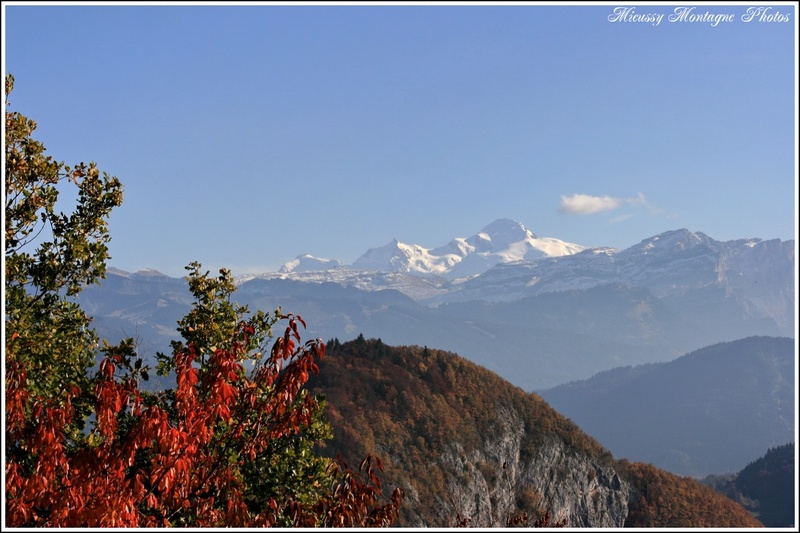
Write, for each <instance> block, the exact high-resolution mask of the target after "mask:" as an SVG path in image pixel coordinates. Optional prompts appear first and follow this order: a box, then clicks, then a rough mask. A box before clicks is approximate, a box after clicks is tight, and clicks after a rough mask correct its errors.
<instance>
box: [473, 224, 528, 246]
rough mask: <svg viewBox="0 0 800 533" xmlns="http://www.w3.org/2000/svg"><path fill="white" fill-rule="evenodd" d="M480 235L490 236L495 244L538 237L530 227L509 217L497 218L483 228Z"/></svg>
mask: <svg viewBox="0 0 800 533" xmlns="http://www.w3.org/2000/svg"><path fill="white" fill-rule="evenodd" d="M478 235H479V236H481V237H488V239H489V240H491V241H492V242H494V243H495V244H509V243H512V242H519V241H524V240H525V239H536V235H535V234H534V233H533V232H531V231H530V230H528V228H526V227H525V226H524V225H522V224H521V223H519V222H516V221H514V220H511V219H509V218H501V219H498V220H495V221H494V222H492V223H491V224H489V225H488V226H486V227H485V228H483V229H482V230H481V231H480V233H478Z"/></svg>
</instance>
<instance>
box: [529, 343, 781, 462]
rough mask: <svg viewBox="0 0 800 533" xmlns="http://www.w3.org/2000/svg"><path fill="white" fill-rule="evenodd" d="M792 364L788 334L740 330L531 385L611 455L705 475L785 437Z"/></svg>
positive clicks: (748, 458) (754, 455)
mask: <svg viewBox="0 0 800 533" xmlns="http://www.w3.org/2000/svg"><path fill="white" fill-rule="evenodd" d="M796 365H797V362H796V361H795V341H794V340H793V339H789V338H783V337H777V338H776V337H748V338H745V339H741V340H736V341H731V342H725V343H719V344H714V345H712V346H707V347H705V348H702V349H700V350H696V351H694V352H691V353H689V354H686V355H684V356H681V357H679V358H677V359H675V360H673V361H669V362H666V363H653V364H648V365H640V366H634V367H621V368H615V369H612V370H609V371H606V372H602V373H599V374H597V375H595V376H593V377H592V378H590V379H588V380H582V381H576V382H572V383H566V384H563V385H559V386H558V387H554V388H552V389H547V390H540V391H538V393H539V395H540V396H541V397H542V398H544V399H545V400H546V401H547V403H549V404H550V405H551V406H552V407H553V408H554V409H556V410H557V411H558V412H559V413H561V414H563V415H564V416H566V417H569V418H570V419H572V420H573V421H574V422H575V423H576V424H578V425H579V426H580V427H581V429H583V430H584V431H586V432H587V433H588V434H590V435H592V436H593V437H594V438H596V439H597V440H598V441H600V443H601V444H602V445H603V446H605V447H606V448H608V449H609V450H610V451H611V452H612V453H613V454H614V455H616V456H618V457H626V458H628V459H631V460H635V461H641V462H645V463H652V464H654V465H656V466H657V467H659V468H663V469H665V470H668V471H670V472H674V473H676V474H679V475H692V476H704V475H707V474H711V473H720V472H732V471H735V470H737V469H741V468H742V467H743V466H744V465H746V464H747V463H748V462H750V461H752V460H754V459H755V458H757V457H758V456H759V455H760V454H762V453H764V451H765V450H767V449H768V448H771V447H773V446H777V445H781V444H783V443H786V442H792V441H793V439H794V435H795V430H796V428H795V425H794V420H795V412H794V409H795V390H794V376H795V375H796V368H797V367H796Z"/></svg>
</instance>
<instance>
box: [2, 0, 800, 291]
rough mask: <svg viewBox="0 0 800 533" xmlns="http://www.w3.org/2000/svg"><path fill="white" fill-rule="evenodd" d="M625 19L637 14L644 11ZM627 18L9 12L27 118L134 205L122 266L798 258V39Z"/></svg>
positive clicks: (226, 8)
mask: <svg viewBox="0 0 800 533" xmlns="http://www.w3.org/2000/svg"><path fill="white" fill-rule="evenodd" d="M628 5H629V4H628ZM677 5H687V4H675V5H656V4H642V5H638V6H636V7H635V10H634V13H635V14H640V15H641V14H650V13H653V14H663V15H664V19H663V20H662V21H661V22H660V23H659V24H658V25H657V26H656V25H653V24H651V23H646V22H622V21H618V22H611V21H609V16H612V17H613V12H614V11H613V10H614V9H615V8H616V7H618V5H617V4H608V5H599V6H598V5H596V4H592V5H578V4H574V5H570V4H564V3H559V4H556V5H550V6H548V5H543V4H530V5H525V4H513V5H506V6H498V5H451V4H447V5H436V4H424V5H417V6H410V5H406V6H391V5H386V4H377V5H360V6H353V5H333V6H313V5H304V4H295V5H284V6H279V5H272V4H257V3H250V4H245V5H238V6H233V5H213V4H199V5H191V6H184V5H180V6H172V5H164V4H142V5H128V6H121V5H107V6H80V5H70V4H64V5H50V6H39V5H17V4H15V3H13V2H8V3H5V4H4V6H3V7H4V17H3V18H4V25H5V28H4V47H3V51H4V70H5V72H7V73H11V74H13V75H14V76H15V78H16V85H15V90H14V92H13V93H12V95H11V97H10V104H11V109H13V110H16V111H19V112H21V113H23V114H25V115H27V116H29V117H30V118H32V119H34V120H35V121H37V122H38V124H39V128H38V130H37V132H36V134H35V136H36V138H37V139H39V140H41V141H42V142H43V143H44V144H45V146H46V147H47V149H48V152H49V153H50V154H51V155H52V156H53V157H54V158H56V159H58V160H64V161H65V162H66V163H68V164H74V163H77V162H79V161H90V160H93V161H96V162H97V164H98V166H99V168H100V169H101V170H102V171H105V172H108V173H109V174H112V175H115V176H117V177H118V178H120V180H121V181H122V182H123V184H124V186H125V194H124V196H125V198H124V204H123V206H122V207H120V208H119V209H118V210H116V211H115V212H114V213H113V214H112V217H111V221H110V231H111V235H112V241H111V244H110V251H111V255H112V260H111V261H110V265H111V266H114V267H118V268H122V269H125V270H132V271H133V270H138V269H141V268H155V269H157V270H160V271H162V272H164V273H166V274H169V275H173V276H181V275H183V274H184V270H183V267H184V266H185V265H187V264H188V263H190V262H192V261H200V262H202V263H203V264H204V265H205V266H206V267H208V268H211V269H216V268H219V267H222V266H225V267H229V268H232V269H233V270H234V273H235V274H244V273H254V272H263V271H272V270H277V269H278V268H280V266H281V265H282V264H283V263H285V262H287V261H289V260H291V259H293V258H294V257H295V256H297V255H299V254H303V253H310V254H312V255H315V256H318V257H324V258H333V259H339V260H341V261H343V262H344V263H351V262H353V261H354V260H355V259H356V258H357V257H358V256H359V255H361V254H362V253H363V252H365V251H366V250H367V249H368V248H370V247H379V246H383V245H385V244H387V243H388V242H389V241H390V240H391V239H393V238H397V239H399V240H400V241H403V242H406V243H414V244H419V245H422V246H426V247H430V248H433V247H436V246H440V245H443V244H446V243H447V242H448V241H449V240H450V239H451V238H453V237H468V236H470V235H472V234H474V233H476V232H478V231H479V230H480V229H481V228H483V227H484V226H486V225H487V224H489V223H490V222H492V221H493V220H495V219H498V218H511V219H514V220H517V221H519V222H522V223H523V224H525V226H527V227H528V229H530V230H531V231H533V232H534V233H536V234H537V235H538V236H540V237H555V238H559V239H562V240H565V241H568V242H573V243H577V244H581V245H584V246H614V247H619V248H626V247H628V246H631V245H634V244H636V243H638V242H639V241H641V240H642V239H645V238H647V237H650V236H652V235H655V234H658V233H661V232H664V231H668V230H673V229H678V228H687V229H689V230H692V231H702V232H704V233H706V234H707V235H709V236H710V237H712V238H714V239H717V240H730V239H736V238H746V237H759V238H764V239H773V238H780V239H783V240H786V239H794V238H795V237H796V235H795V231H796V227H797V214H796V213H797V208H796V198H797V190H796V172H797V171H796V164H797V163H796V162H797V152H796V149H795V146H796V142H797V138H796V137H797V130H796V120H797V109H796V98H797V94H796V89H795V80H796V72H795V69H794V65H795V53H796V50H797V48H796V42H795V35H796V31H797V19H796V12H795V6H794V4H793V3H783V4H781V3H776V4H771V6H772V7H773V9H772V10H771V12H770V13H768V15H773V14H775V13H781V14H787V13H789V14H790V17H789V19H790V21H789V22H780V21H772V22H767V21H762V22H759V21H758V20H754V21H752V22H749V23H746V22H743V21H742V20H741V16H742V15H743V14H744V13H745V10H746V8H747V7H748V6H746V5H744V4H737V5H734V6H720V5H717V4H691V5H693V6H696V10H695V11H694V12H693V14H695V15H696V14H703V13H705V12H709V13H711V14H734V15H735V20H733V21H732V22H726V23H719V24H718V25H716V26H712V23H710V22H689V21H684V22H681V21H677V22H669V21H668V19H667V16H669V15H670V14H672V13H673V11H674V9H675V6H677Z"/></svg>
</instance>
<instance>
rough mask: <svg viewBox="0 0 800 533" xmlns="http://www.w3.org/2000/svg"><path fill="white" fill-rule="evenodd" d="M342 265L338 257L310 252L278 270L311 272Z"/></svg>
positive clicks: (283, 271)
mask: <svg viewBox="0 0 800 533" xmlns="http://www.w3.org/2000/svg"><path fill="white" fill-rule="evenodd" d="M341 265H342V264H341V263H340V262H339V261H338V260H336V259H322V258H319V257H314V256H313V255H310V254H303V255H298V256H297V257H295V258H294V259H292V260H291V261H289V262H288V263H285V264H284V265H283V266H282V267H281V269H280V270H279V271H278V272H281V273H289V272H298V273H299V272H311V271H316V270H329V269H331V268H337V267H339V266H341Z"/></svg>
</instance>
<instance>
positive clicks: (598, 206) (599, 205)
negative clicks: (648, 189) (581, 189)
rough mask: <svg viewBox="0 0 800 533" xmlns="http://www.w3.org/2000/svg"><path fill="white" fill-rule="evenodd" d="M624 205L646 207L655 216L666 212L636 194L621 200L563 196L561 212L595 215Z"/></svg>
mask: <svg viewBox="0 0 800 533" xmlns="http://www.w3.org/2000/svg"><path fill="white" fill-rule="evenodd" d="M623 205H631V206H634V207H644V208H645V209H647V210H648V211H650V214H651V215H653V216H656V215H660V214H663V212H664V210H663V209H660V208H658V207H655V206H654V205H652V204H651V203H650V202H648V201H647V199H646V198H645V197H644V194H642V193H636V196H635V197H634V198H619V197H615V196H592V195H590V194H573V195H572V196H564V195H562V196H561V207H560V208H559V211H561V212H562V213H566V214H568V215H593V214H595V213H603V212H605V211H613V210H615V209H618V208H620V207H622V206H623ZM631 216H633V215H631V214H625V215H619V216H617V217H616V218H615V219H614V220H613V221H612V222H615V223H616V222H621V221H623V220H626V219H628V218H630V217H631Z"/></svg>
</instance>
